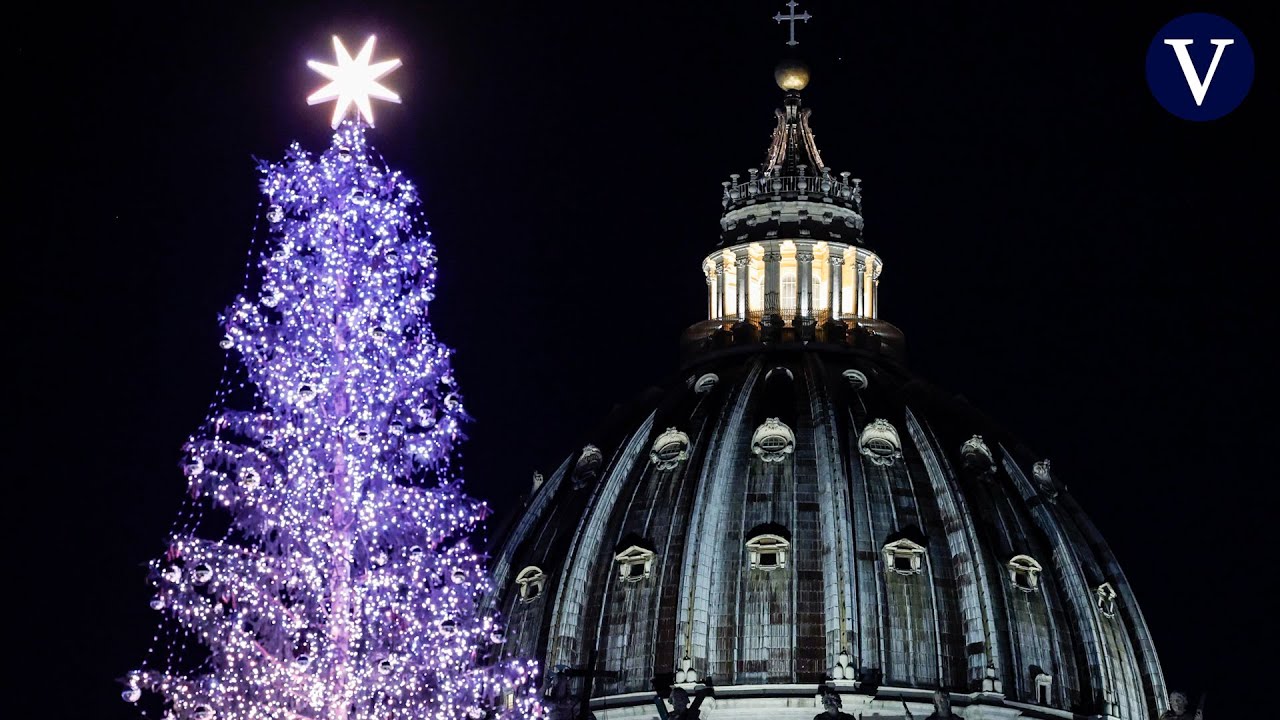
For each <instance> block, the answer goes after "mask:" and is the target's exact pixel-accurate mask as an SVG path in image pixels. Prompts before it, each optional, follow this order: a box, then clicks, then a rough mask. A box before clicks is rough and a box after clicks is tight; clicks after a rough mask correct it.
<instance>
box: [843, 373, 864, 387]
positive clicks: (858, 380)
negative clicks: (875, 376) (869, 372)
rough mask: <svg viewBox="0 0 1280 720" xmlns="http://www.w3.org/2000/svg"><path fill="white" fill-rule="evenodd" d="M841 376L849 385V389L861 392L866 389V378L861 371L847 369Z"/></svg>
mask: <svg viewBox="0 0 1280 720" xmlns="http://www.w3.org/2000/svg"><path fill="white" fill-rule="evenodd" d="M841 374H842V375H843V376H844V379H845V381H846V382H848V383H849V387H851V388H853V389H854V390H863V389H865V388H866V387H867V376H866V375H864V374H863V373H862V371H861V370H854V369H853V368H849V369H848V370H845V371H844V372H843V373H841Z"/></svg>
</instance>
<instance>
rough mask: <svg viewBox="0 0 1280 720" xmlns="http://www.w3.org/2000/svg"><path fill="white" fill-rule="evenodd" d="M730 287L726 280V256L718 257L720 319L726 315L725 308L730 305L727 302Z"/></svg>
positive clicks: (717, 296) (717, 286)
mask: <svg viewBox="0 0 1280 720" xmlns="http://www.w3.org/2000/svg"><path fill="white" fill-rule="evenodd" d="M727 293H728V287H727V286H726V285H725V282H724V258H717V259H716V319H717V320H719V319H721V318H723V317H724V315H725V308H727V307H728V306H729V304H728V303H726V302H725V297H726V294H727Z"/></svg>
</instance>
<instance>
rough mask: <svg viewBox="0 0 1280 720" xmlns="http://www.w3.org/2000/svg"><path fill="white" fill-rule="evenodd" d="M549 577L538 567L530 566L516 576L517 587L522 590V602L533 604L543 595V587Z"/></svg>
mask: <svg viewBox="0 0 1280 720" xmlns="http://www.w3.org/2000/svg"><path fill="white" fill-rule="evenodd" d="M546 580H547V576H546V574H545V573H543V572H542V569H541V568H539V567H538V566H536V565H530V566H528V567H526V568H525V569H523V570H521V571H520V572H519V573H518V574H517V575H516V585H517V586H518V587H519V588H520V602H533V601H534V600H536V599H537V598H538V597H539V596H541V595H542V587H543V585H544V584H545V583H546Z"/></svg>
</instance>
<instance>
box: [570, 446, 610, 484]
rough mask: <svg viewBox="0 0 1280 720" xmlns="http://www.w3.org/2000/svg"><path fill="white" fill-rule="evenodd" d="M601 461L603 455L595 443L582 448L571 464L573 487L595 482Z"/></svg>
mask: <svg viewBox="0 0 1280 720" xmlns="http://www.w3.org/2000/svg"><path fill="white" fill-rule="evenodd" d="M603 463H604V456H603V455H602V454H600V448H598V447H596V446H595V445H587V446H586V447H584V448H582V453H581V454H580V455H578V462H577V463H576V464H575V465H574V466H573V487H574V488H575V489H580V488H583V487H586V486H587V485H589V484H591V483H592V482H595V479H596V477H597V476H599V474H600V466H601V465H602V464H603Z"/></svg>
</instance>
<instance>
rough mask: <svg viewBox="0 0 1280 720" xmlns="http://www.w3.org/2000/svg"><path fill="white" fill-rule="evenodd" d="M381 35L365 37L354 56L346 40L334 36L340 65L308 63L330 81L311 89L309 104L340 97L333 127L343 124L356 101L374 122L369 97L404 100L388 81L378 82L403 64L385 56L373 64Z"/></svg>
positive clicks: (334, 49)
mask: <svg viewBox="0 0 1280 720" xmlns="http://www.w3.org/2000/svg"><path fill="white" fill-rule="evenodd" d="M376 41H377V38H376V37H375V36H373V35H370V36H369V39H368V40H365V41H364V47H362V48H360V53H359V54H358V55H356V56H355V58H352V57H351V54H350V53H348V52H347V48H346V46H345V45H343V44H342V40H341V39H340V38H339V37H338V36H337V35H334V36H333V51H334V54H335V55H336V56H337V58H338V64H337V65H330V64H328V63H322V62H318V61H316V60H308V61H307V67H309V68H311V69H312V70H315V71H316V72H318V73H320V74H321V75H323V76H324V77H325V78H326V79H327V80H328V81H329V84H328V85H325V86H324V87H322V88H320V89H319V90H317V91H315V92H313V93H311V95H310V96H309V97H308V98H307V104H308V105H315V104H317V103H322V102H329V101H330V100H337V103H336V104H335V105H334V107H333V121H332V123H331V124H332V125H333V128H334V129H335V130H336V129H338V126H339V125H341V124H342V120H343V118H345V117H346V116H347V111H348V110H350V109H351V106H352V105H355V106H356V108H357V111H358V112H359V114H360V116H361V117H363V118H364V120H365V122H367V123H369V125H370V126H372V125H373V106H372V104H370V102H369V98H377V99H378V100H386V101H388V102H394V103H398V102H400V96H399V95H397V94H395V93H394V92H392V91H391V90H390V89H388V88H387V87H386V86H385V85H383V84H382V83H380V82H378V80H379V79H381V78H382V77H384V76H385V75H387V74H388V73H390V72H391V71H392V70H395V69H396V68H398V67H400V60H399V58H393V59H391V60H383V61H381V62H376V63H373V64H372V65H370V64H369V60H370V58H372V57H373V45H374V43H375V42H376Z"/></svg>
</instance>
